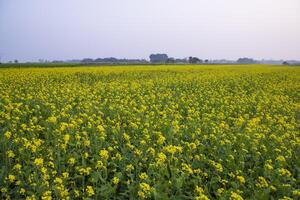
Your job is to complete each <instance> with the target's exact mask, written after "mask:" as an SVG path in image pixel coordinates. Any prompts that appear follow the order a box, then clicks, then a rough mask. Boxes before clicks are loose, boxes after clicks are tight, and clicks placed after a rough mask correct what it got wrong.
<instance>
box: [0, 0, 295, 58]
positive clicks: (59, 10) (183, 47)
mask: <svg viewBox="0 0 300 200" xmlns="http://www.w3.org/2000/svg"><path fill="white" fill-rule="evenodd" d="M159 52H162V53H168V54H169V56H174V57H181V58H182V57H187V56H190V55H193V56H198V57H200V58H203V59H205V58H208V59H211V58H218V59H220V58H227V59H237V58H239V57H242V56H247V57H254V58H257V59H261V58H267V59H268V58H273V59H281V58H282V59H300V0H0V56H1V57H2V61H8V60H12V59H19V60H21V61H36V60H37V59H39V58H42V59H50V60H53V59H72V58H85V57H91V58H97V57H109V56H114V57H118V58H124V57H127V58H148V56H149V54H150V53H159Z"/></svg>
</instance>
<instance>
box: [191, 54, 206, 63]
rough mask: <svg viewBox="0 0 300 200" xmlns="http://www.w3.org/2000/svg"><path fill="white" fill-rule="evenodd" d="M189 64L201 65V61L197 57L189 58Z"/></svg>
mask: <svg viewBox="0 0 300 200" xmlns="http://www.w3.org/2000/svg"><path fill="white" fill-rule="evenodd" d="M189 63H190V64H196V63H203V61H202V60H201V59H199V58H197V57H192V56H190V57H189Z"/></svg>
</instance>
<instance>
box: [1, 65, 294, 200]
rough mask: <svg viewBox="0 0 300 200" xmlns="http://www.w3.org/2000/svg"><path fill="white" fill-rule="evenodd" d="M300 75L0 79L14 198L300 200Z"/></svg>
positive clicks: (58, 73)
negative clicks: (247, 199)
mask: <svg viewBox="0 0 300 200" xmlns="http://www.w3.org/2000/svg"><path fill="white" fill-rule="evenodd" d="M299 111H300V69H298V68H296V67H271V66H254V65H251V66H154V67H153V66H152V67H150V66H135V67H131V66H127V67H124V66H122V67H79V68H77V67H76V68H29V69H1V70H0V127H1V128H0V164H1V167H0V197H1V198H3V199H9V198H11V199H26V198H27V199H76V198H78V199H82V198H91V199H114V198H115V199H222V198H223V199H243V198H252V199H253V198H257V199H271V198H274V199H293V198H294V199H299V198H300V188H299V182H300V177H299V163H300V158H299V155H300V137H299V128H300V127H299V124H300V123H299V116H300V115H299Z"/></svg>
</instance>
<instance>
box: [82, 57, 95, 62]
mask: <svg viewBox="0 0 300 200" xmlns="http://www.w3.org/2000/svg"><path fill="white" fill-rule="evenodd" d="M81 62H82V63H92V62H94V60H93V59H92V58H84V59H82V60H81Z"/></svg>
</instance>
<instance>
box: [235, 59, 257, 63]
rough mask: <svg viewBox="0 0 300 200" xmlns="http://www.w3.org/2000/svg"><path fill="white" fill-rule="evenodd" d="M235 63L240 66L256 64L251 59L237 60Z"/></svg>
mask: <svg viewBox="0 0 300 200" xmlns="http://www.w3.org/2000/svg"><path fill="white" fill-rule="evenodd" d="M236 62H237V63H241V64H254V63H256V62H255V60H254V59H252V58H239V59H238V60H237V61H236Z"/></svg>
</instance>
